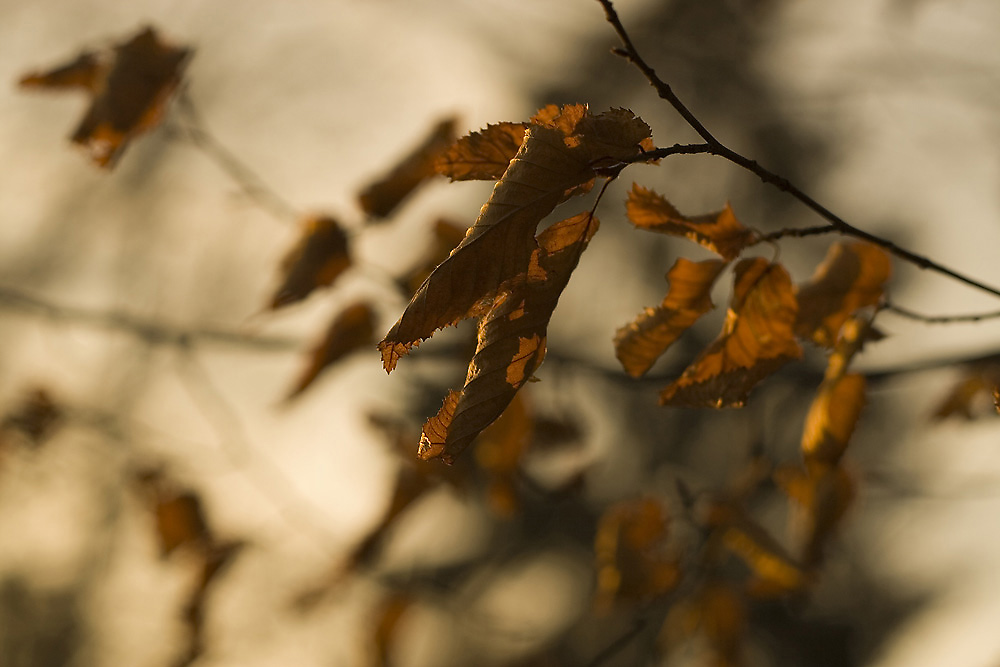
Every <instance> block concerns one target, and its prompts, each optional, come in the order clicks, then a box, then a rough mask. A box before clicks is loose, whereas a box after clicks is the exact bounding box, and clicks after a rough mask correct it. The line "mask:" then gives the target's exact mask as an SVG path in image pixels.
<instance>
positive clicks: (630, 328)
mask: <svg viewBox="0 0 1000 667" xmlns="http://www.w3.org/2000/svg"><path fill="white" fill-rule="evenodd" d="M725 266H726V262H723V261H721V260H717V259H710V260H707V261H704V262H692V261H690V260H688V259H684V258H683V257H682V258H680V259H678V260H677V262H676V263H675V264H674V266H673V267H672V268H671V269H670V271H669V272H668V273H667V281H668V282H669V283H670V291H669V292H667V296H666V298H665V299H664V300H663V303H662V304H661V305H659V306H657V307H656V308H646V310H645V311H644V312H643V313H642V314H641V315H639V316H638V317H637V318H636V319H635V320H634V321H632V322H631V323H629V324H627V325H626V326H624V327H622V328H621V329H619V330H618V333H617V334H616V335H615V356H617V357H618V360H619V361H621V363H622V367H624V368H625V372H627V373H628V374H629V375H631V376H632V377H640V376H642V375H643V374H644V373H645V372H646V371H648V370H649V368H650V366H652V365H653V363H654V362H655V361H656V360H657V359H658V358H659V357H660V355H662V354H663V353H664V352H665V351H666V350H667V348H668V347H670V345H672V344H673V342H674V341H676V340H677V339H678V338H679V337H680V335H681V334H682V333H684V332H685V331H687V329H688V327H690V326H691V325H692V324H694V323H695V322H696V321H697V320H698V318H699V317H701V316H702V315H704V314H705V313H707V312H708V311H709V310H711V309H712V308H713V307H714V306H713V304H712V299H711V292H712V285H714V284H715V279H716V278H718V277H719V274H720V273H721V272H722V270H723V269H724V268H725Z"/></svg>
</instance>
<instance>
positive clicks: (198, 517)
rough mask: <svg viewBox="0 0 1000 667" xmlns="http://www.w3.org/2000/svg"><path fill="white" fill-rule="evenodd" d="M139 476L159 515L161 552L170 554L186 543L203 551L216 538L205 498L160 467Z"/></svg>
mask: <svg viewBox="0 0 1000 667" xmlns="http://www.w3.org/2000/svg"><path fill="white" fill-rule="evenodd" d="M135 480H136V482H137V483H138V485H139V488H140V489H141V490H142V491H143V495H144V496H145V498H146V501H147V503H148V504H149V505H150V508H149V509H150V511H151V513H152V514H153V517H154V519H155V526H156V537H157V540H158V542H159V545H160V555H161V556H164V557H166V556H169V555H170V554H171V553H173V552H174V551H175V550H176V549H178V548H179V547H182V546H188V547H194V548H195V549H196V550H197V551H202V550H203V549H205V548H206V547H207V545H209V544H210V543H212V542H213V541H214V540H213V539H212V536H211V534H210V532H209V529H208V523H207V522H206V521H205V514H204V511H203V509H202V506H201V500H200V499H199V498H198V496H197V495H196V494H195V493H194V492H192V491H186V490H182V489H180V488H178V487H177V485H176V484H174V483H173V482H172V481H171V480H169V479H167V478H166V477H165V476H164V474H163V473H162V472H161V471H159V470H147V471H142V472H140V473H138V474H137V475H136V477H135Z"/></svg>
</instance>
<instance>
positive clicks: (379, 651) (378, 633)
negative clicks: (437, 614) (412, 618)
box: [371, 591, 415, 667]
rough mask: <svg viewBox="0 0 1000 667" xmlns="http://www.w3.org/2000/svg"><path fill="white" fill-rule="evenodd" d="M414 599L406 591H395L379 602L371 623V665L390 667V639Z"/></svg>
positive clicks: (394, 634)
mask: <svg viewBox="0 0 1000 667" xmlns="http://www.w3.org/2000/svg"><path fill="white" fill-rule="evenodd" d="M414 602H415V600H414V599H413V597H412V596H411V595H409V594H408V593H405V592H402V591H397V592H394V593H392V594H390V595H389V596H388V597H387V598H386V599H385V600H383V601H382V602H381V604H379V606H378V608H377V609H376V611H375V614H376V616H375V622H374V623H372V625H371V628H372V630H373V632H372V645H373V646H374V648H375V663H374V665H373V667H391V665H392V664H393V661H392V660H391V656H392V641H393V639H394V638H395V636H396V631H397V630H398V629H399V622H400V620H401V619H402V618H403V616H404V615H405V614H406V612H407V611H408V610H409V609H410V607H412V606H413V604H414Z"/></svg>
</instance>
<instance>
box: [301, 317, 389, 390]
mask: <svg viewBox="0 0 1000 667" xmlns="http://www.w3.org/2000/svg"><path fill="white" fill-rule="evenodd" d="M374 344H375V313H374V312H372V309H371V306H369V305H368V304H367V303H363V302H362V303H354V304H351V305H350V306H348V307H347V308H345V309H344V310H343V311H341V312H340V313H339V314H338V315H337V316H336V317H335V318H334V319H333V321H332V322H331V323H330V328H329V329H327V332H326V335H325V336H324V337H323V340H322V341H320V343H319V345H317V346H316V347H315V348H314V349H313V351H312V354H311V355H310V359H309V364H308V365H307V366H306V368H305V370H304V371H303V372H302V375H301V376H300V377H299V379H298V381H297V382H296V383H295V387H294V388H293V389H292V391H291V392H290V393H289V394H288V399H287V400H291V399H293V398H296V397H298V396H299V395H300V394H301V393H302V392H304V391H305V390H306V389H308V388H309V387H310V386H311V385H312V383H313V382H314V381H315V380H316V378H317V377H319V375H320V373H322V372H323V371H324V370H326V369H327V368H329V367H330V366H332V365H333V364H335V363H337V362H338V361H340V360H341V359H343V358H344V357H346V356H347V355H348V354H350V353H352V352H355V351H357V350H360V349H362V348H364V349H370V348H371V347H372V346H374Z"/></svg>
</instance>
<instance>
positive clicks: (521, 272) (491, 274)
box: [379, 105, 649, 371]
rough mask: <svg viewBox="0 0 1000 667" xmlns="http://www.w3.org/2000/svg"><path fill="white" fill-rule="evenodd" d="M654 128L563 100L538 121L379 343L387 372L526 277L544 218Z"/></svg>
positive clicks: (486, 307) (484, 309)
mask: <svg viewBox="0 0 1000 667" xmlns="http://www.w3.org/2000/svg"><path fill="white" fill-rule="evenodd" d="M648 136H649V128H648V127H647V126H646V124H645V123H643V122H642V121H641V120H639V119H638V118H636V117H635V116H633V115H632V114H631V113H630V112H627V111H624V110H621V109H617V110H612V111H607V112H605V113H602V114H600V115H598V116H591V115H590V114H589V113H588V112H587V109H586V107H585V106H583V105H574V106H568V107H563V109H562V112H561V113H560V114H559V115H558V116H555V117H554V118H551V119H548V120H547V124H545V125H539V124H532V125H531V126H530V127H529V128H528V131H527V133H526V135H525V140H524V142H523V143H522V144H521V147H520V149H519V150H518V152H517V155H516V156H515V157H514V159H513V160H511V162H510V165H509V166H508V167H507V170H506V171H505V172H504V175H503V178H501V179H500V181H499V182H497V184H496V186H495V187H494V189H493V193H492V194H491V195H490V198H489V201H487V202H486V204H485V205H484V206H483V209H482V211H481V212H480V214H479V218H478V219H477V220H476V223H475V224H474V225H473V227H472V228H471V230H470V231H469V233H468V234H467V235H466V236H465V238H464V239H462V242H461V243H460V244H459V246H458V247H457V248H456V249H455V251H454V252H453V253H452V254H451V255H450V256H449V257H448V258H447V259H446V260H445V261H443V262H442V263H441V264H440V265H439V266H438V267H437V268H436V269H435V270H434V272H433V273H431V275H430V276H429V277H428V278H427V280H426V281H424V283H423V284H422V285H421V286H420V289H418V290H417V292H416V294H415V295H414V296H413V299H411V301H410V303H409V305H408V306H407V307H406V310H405V311H404V312H403V315H402V317H400V319H399V321H398V322H396V324H395V325H394V326H393V327H392V329H391V330H390V331H389V333H388V334H386V337H385V340H383V341H382V342H381V343H380V344H379V349H380V350H381V351H382V362H383V366H384V367H385V369H386V371H392V369H393V368H395V367H396V362H397V361H398V360H399V357H400V356H402V355H404V354H406V353H407V352H408V351H409V349H410V348H411V347H412V346H413V345H415V344H417V343H419V342H420V341H421V340H424V339H426V338H428V337H430V336H431V335H432V334H433V333H434V332H435V331H437V330H438V329H440V328H442V327H446V326H450V325H453V324H456V323H457V322H459V321H460V320H463V319H465V318H467V317H473V316H481V315H483V314H484V313H486V312H487V311H488V310H489V309H490V305H491V303H492V301H493V300H494V299H495V298H497V295H498V294H499V293H501V292H502V291H504V290H507V291H509V290H510V289H511V284H513V283H516V282H523V281H524V280H525V276H526V275H527V272H528V264H529V262H530V260H531V257H532V253H533V252H534V251H535V250H536V249H537V244H536V242H535V238H534V234H535V229H536V227H537V226H538V223H539V222H540V221H541V219H542V218H544V217H545V216H547V215H548V214H549V213H551V212H552V210H553V209H554V208H555V207H556V206H557V205H558V204H559V203H561V202H562V201H563V200H564V199H565V198H566V197H567V196H571V195H572V194H576V193H578V192H579V191H580V189H581V188H584V187H589V184H590V183H592V182H593V180H594V178H595V176H596V175H597V171H595V170H596V169H597V168H598V166H599V164H603V163H604V162H607V161H612V162H617V161H620V160H621V159H623V158H625V157H628V156H630V155H635V154H637V153H638V152H639V151H640V150H641V148H640V142H641V141H642V140H643V139H644V138H646V137H648Z"/></svg>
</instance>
